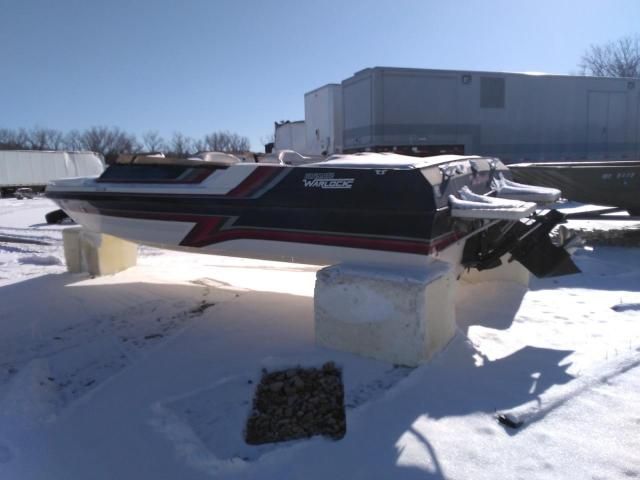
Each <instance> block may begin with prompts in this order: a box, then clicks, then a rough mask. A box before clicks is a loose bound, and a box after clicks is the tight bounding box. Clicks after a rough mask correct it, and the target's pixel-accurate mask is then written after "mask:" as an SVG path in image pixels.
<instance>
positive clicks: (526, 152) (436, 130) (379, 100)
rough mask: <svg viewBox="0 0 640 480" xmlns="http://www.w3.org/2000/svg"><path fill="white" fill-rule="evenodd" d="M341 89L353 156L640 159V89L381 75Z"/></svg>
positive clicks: (595, 82) (524, 78)
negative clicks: (383, 153) (391, 153)
mask: <svg viewBox="0 0 640 480" xmlns="http://www.w3.org/2000/svg"><path fill="white" fill-rule="evenodd" d="M341 86H342V110H343V111H342V112H341V114H342V115H343V122H344V127H343V135H344V138H343V149H344V151H345V152H357V151H363V150H372V151H397V152H399V153H413V154H422V155H428V154H438V153H459V154H463V153H464V154H478V155H494V156H498V157H500V158H501V159H502V160H503V161H505V162H507V163H510V162H517V161H542V160H547V161H554V160H568V161H572V160H601V159H637V158H640V79H631V78H600V77H585V76H563V75H543V74H520V73H500V72H474V71H462V70H424V69H407V68H386V67H375V68H368V69H365V70H362V71H360V72H357V73H356V74H354V75H353V76H352V77H350V78H348V79H346V80H344V81H343V82H342V84H341ZM310 116H312V115H310ZM307 118H308V117H307ZM334 151H338V150H334ZM329 153H333V151H330V152H329Z"/></svg>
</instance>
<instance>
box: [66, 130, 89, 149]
mask: <svg viewBox="0 0 640 480" xmlns="http://www.w3.org/2000/svg"><path fill="white" fill-rule="evenodd" d="M64 148H65V150H76V151H77V150H83V149H84V148H85V146H84V144H83V143H82V133H80V131H79V130H70V131H69V132H67V134H66V135H65V136H64Z"/></svg>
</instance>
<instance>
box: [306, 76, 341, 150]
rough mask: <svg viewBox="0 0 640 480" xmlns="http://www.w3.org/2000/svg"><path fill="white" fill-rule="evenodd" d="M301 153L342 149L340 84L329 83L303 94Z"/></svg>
mask: <svg viewBox="0 0 640 480" xmlns="http://www.w3.org/2000/svg"><path fill="white" fill-rule="evenodd" d="M304 125H305V130H306V147H305V150H304V152H303V153H304V154H305V155H327V154H331V153H336V152H341V151H342V128H343V126H342V87H341V86H340V85H338V84H336V83H330V84H328V85H325V86H323V87H320V88H316V89H315V90H312V91H310V92H307V93H305V94H304Z"/></svg>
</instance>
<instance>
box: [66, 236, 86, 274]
mask: <svg viewBox="0 0 640 480" xmlns="http://www.w3.org/2000/svg"><path fill="white" fill-rule="evenodd" d="M81 233H82V227H69V228H65V229H64V230H63V231H62V244H63V245H64V259H65V261H66V263H67V271H68V272H69V273H80V272H84V271H85V270H86V269H85V268H84V266H83V261H82V248H81V247H80V234H81Z"/></svg>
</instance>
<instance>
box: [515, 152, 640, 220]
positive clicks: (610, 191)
mask: <svg viewBox="0 0 640 480" xmlns="http://www.w3.org/2000/svg"><path fill="white" fill-rule="evenodd" d="M509 169H510V170H511V172H512V173H513V178H514V179H515V180H516V181H517V182H522V183H525V184H532V185H541V186H546V187H553V188H558V189H560V190H561V191H562V195H563V196H564V197H566V198H568V199H569V200H574V201H576V202H581V203H587V204H594V205H604V206H611V207H617V208H620V209H623V210H627V211H628V212H629V213H630V214H631V215H636V216H637V215H640V161H625V160H620V161H617V160H616V161H604V162H553V163H516V164H511V165H509Z"/></svg>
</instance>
